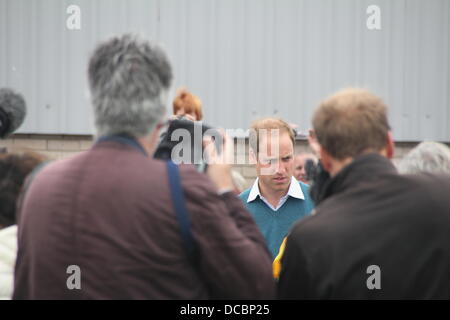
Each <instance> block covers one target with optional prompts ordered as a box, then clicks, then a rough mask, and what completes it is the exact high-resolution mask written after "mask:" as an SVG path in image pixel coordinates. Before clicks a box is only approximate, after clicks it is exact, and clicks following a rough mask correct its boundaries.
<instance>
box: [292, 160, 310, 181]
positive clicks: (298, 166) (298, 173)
mask: <svg viewBox="0 0 450 320" xmlns="http://www.w3.org/2000/svg"><path fill="white" fill-rule="evenodd" d="M308 159H312V158H311V157H310V156H308V155H307V154H299V155H297V156H296V157H295V160H294V177H295V179H297V180H298V181H302V182H304V183H307V180H306V171H305V162H306V160H308Z"/></svg>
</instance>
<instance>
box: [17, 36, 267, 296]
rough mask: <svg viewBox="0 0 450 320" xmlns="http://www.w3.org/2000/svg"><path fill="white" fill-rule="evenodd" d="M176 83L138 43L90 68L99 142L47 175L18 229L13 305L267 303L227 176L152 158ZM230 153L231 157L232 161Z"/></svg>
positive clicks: (253, 230) (248, 226) (126, 39)
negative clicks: (139, 301)
mask: <svg viewBox="0 0 450 320" xmlns="http://www.w3.org/2000/svg"><path fill="white" fill-rule="evenodd" d="M171 80H172V73H171V67H170V64H169V61H168V59H167V57H166V54H165V53H164V52H163V51H162V50H161V49H159V48H158V47H156V46H153V45H151V44H150V43H148V42H147V41H144V40H141V39H139V38H136V37H134V36H131V35H125V36H121V37H116V38H113V39H111V40H109V41H106V42H104V43H102V44H100V45H99V46H98V47H97V49H96V50H95V52H94V53H93V55H92V57H91V60H90V63H89V84H90V90H91V97H92V104H93V107H94V114H95V124H96V128H97V133H98V139H97V142H96V143H95V145H94V146H93V147H92V149H90V150H88V151H86V152H84V153H81V154H79V155H76V156H74V157H72V158H69V159H67V160H62V161H59V162H56V163H53V164H51V165H49V166H48V167H46V168H44V169H43V170H42V171H41V172H40V173H39V174H38V175H37V176H36V177H35V179H34V180H33V181H32V183H31V186H30V187H29V189H28V192H27V194H26V195H25V197H24V201H23V203H22V204H21V208H22V210H21V211H20V213H19V214H20V217H19V251H18V260H17V265H16V278H15V291H14V298H15V299H208V298H230V299H234V298H236V299H247V298H256V299H258V298H269V299H270V298H272V297H273V296H274V291H275V288H274V286H275V285H274V282H273V280H272V277H271V257H270V254H269V253H268V251H267V249H266V247H265V243H264V239H263V238H262V236H261V234H260V233H259V231H258V228H257V227H256V225H255V223H254V222H253V220H252V218H251V217H250V215H249V214H248V213H247V212H246V211H245V209H244V207H243V206H242V204H241V202H240V200H239V199H238V198H237V197H236V196H235V195H233V193H232V192H230V191H228V190H232V189H233V184H232V180H231V175H230V166H229V165H227V164H211V165H210V166H209V169H208V176H209V178H208V176H207V175H205V174H201V173H199V172H197V171H196V170H195V168H194V167H193V166H192V165H181V166H180V167H176V166H174V165H173V163H171V162H163V161H160V160H156V159H153V158H152V156H151V155H152V153H153V150H154V147H155V144H156V142H157V138H158V131H159V127H160V124H161V122H162V119H163V115H164V112H165V103H166V96H167V92H168V89H169V87H170V85H171ZM229 149H230V148H229V144H227V143H226V142H225V150H229Z"/></svg>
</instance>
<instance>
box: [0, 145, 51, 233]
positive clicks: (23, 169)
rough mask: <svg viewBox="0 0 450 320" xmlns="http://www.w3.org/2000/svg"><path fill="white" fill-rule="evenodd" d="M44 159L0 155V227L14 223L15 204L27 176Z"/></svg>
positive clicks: (17, 155) (21, 155)
mask: <svg viewBox="0 0 450 320" xmlns="http://www.w3.org/2000/svg"><path fill="white" fill-rule="evenodd" d="M43 160H44V158H43V157H42V156H40V155H38V154H35V153H31V152H26V153H23V154H0V227H9V226H11V225H13V224H15V223H16V202H17V199H18V197H19V194H20V191H21V190H22V185H23V183H24V181H25V179H26V177H27V175H28V174H29V173H30V172H31V171H33V169H34V168H35V167H37V166H38V165H39V164H40V163H42V162H43Z"/></svg>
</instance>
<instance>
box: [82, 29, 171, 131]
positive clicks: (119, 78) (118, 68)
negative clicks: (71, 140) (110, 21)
mask: <svg viewBox="0 0 450 320" xmlns="http://www.w3.org/2000/svg"><path fill="white" fill-rule="evenodd" d="M88 75H89V87H90V91H91V99H92V104H93V107H94V115H95V126H96V128H97V135H99V136H103V135H111V134H128V135H131V136H133V137H143V136H146V135H148V134H149V133H150V132H151V131H152V130H153V129H154V128H155V127H156V125H157V123H158V122H159V121H160V120H161V118H162V117H163V116H164V113H165V110H166V102H167V101H166V100H167V93H168V90H169V88H170V85H171V82H172V68H171V66H170V62H169V60H168V58H167V56H166V54H165V52H164V51H163V50H162V49H161V48H159V47H158V46H156V45H154V44H152V43H150V42H148V41H146V40H143V39H141V38H140V37H138V36H136V35H131V34H125V35H123V36H120V37H113V38H112V39H110V40H107V41H106V42H104V43H101V44H99V45H98V46H97V48H96V49H95V51H94V53H93V54H92V56H91V58H90V61H89V69H88Z"/></svg>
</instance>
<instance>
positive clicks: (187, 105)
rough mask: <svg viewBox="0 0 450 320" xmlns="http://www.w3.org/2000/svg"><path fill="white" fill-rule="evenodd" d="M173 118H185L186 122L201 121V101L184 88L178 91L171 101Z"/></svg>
mask: <svg viewBox="0 0 450 320" xmlns="http://www.w3.org/2000/svg"><path fill="white" fill-rule="evenodd" d="M173 117H175V118H182V117H185V118H187V119H188V120H192V121H201V120H202V119H203V112H202V101H201V100H200V98H199V97H197V96H196V95H194V94H192V93H191V92H189V91H188V90H187V89H186V88H180V89H178V92H177V95H176V97H175V99H174V100H173V116H172V118H173Z"/></svg>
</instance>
